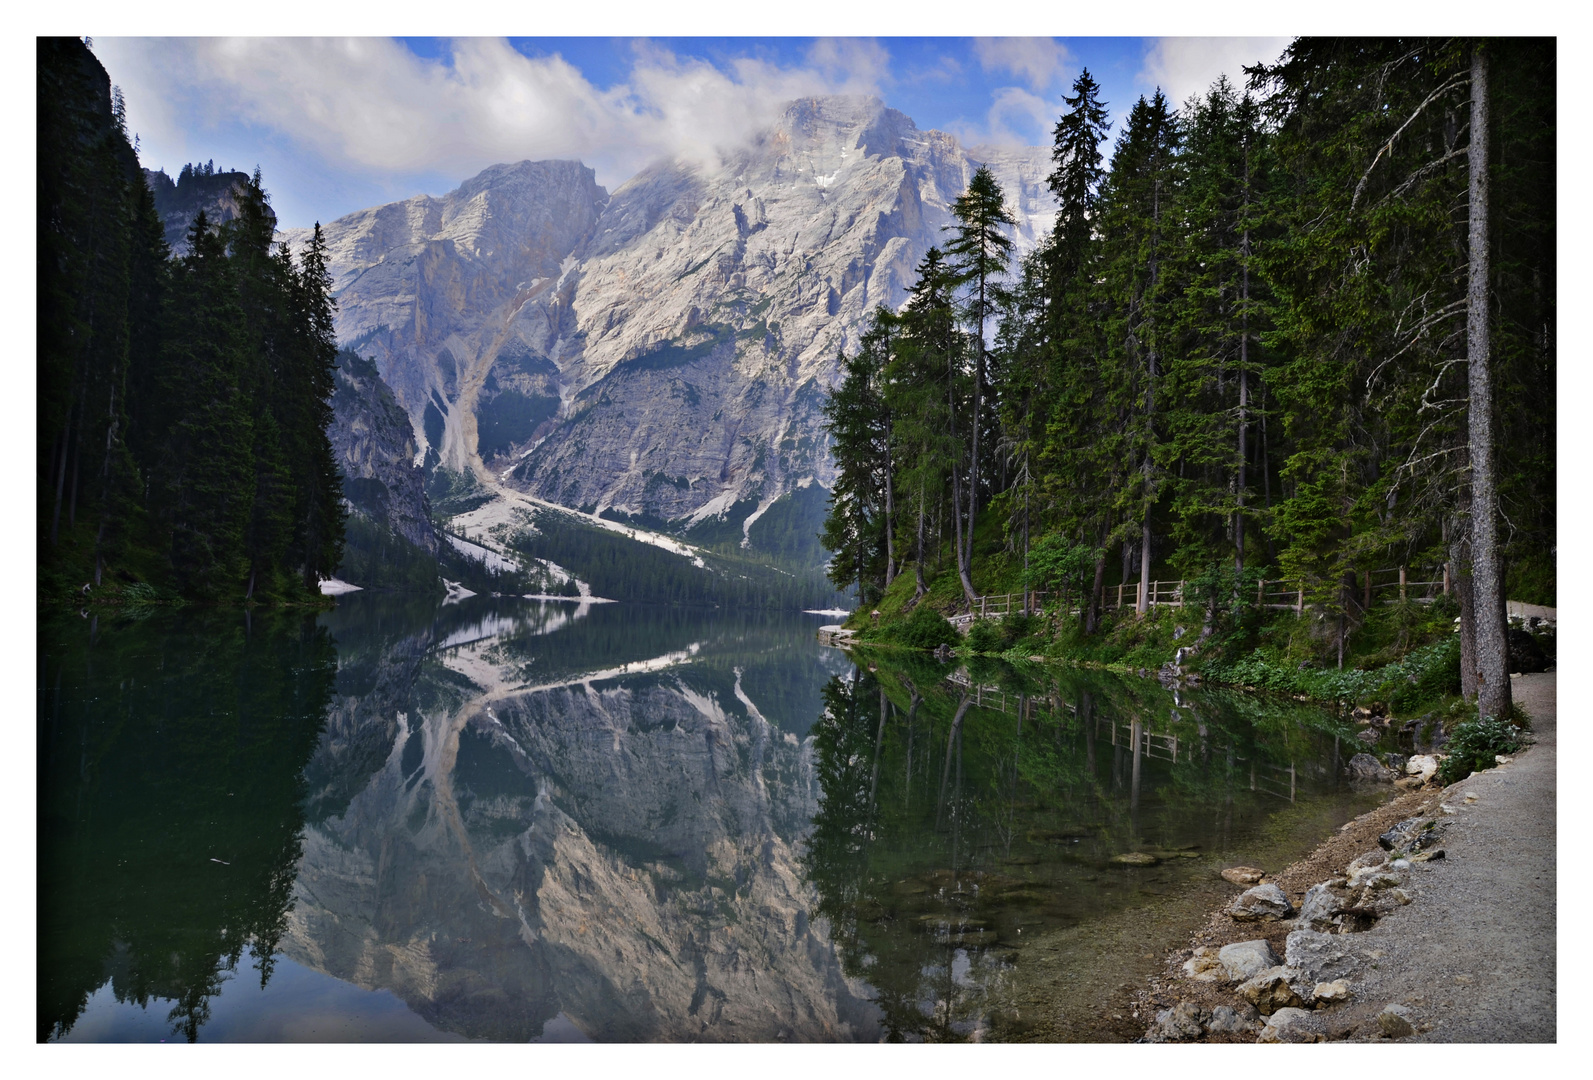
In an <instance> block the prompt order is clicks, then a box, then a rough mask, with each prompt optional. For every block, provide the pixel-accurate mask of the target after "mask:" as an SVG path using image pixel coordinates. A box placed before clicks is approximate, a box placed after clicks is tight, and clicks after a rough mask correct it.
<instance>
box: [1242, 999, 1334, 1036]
mask: <svg viewBox="0 0 1593 1080" xmlns="http://www.w3.org/2000/svg"><path fill="white" fill-rule="evenodd" d="M1326 1039H1327V1036H1326V1035H1325V1034H1324V1033H1323V1031H1322V1028H1321V1021H1320V1020H1318V1019H1317V1018H1316V1017H1315V1016H1313V1015H1312V1014H1310V1013H1308V1012H1306V1011H1305V1010H1304V1009H1297V1008H1285V1009H1279V1010H1278V1011H1277V1012H1275V1013H1273V1014H1272V1015H1271V1016H1270V1017H1268V1018H1267V1024H1266V1026H1265V1027H1263V1028H1262V1029H1261V1034H1259V1035H1257V1036H1256V1042H1258V1043H1314V1042H1325V1041H1326Z"/></svg>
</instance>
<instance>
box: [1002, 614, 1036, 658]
mask: <svg viewBox="0 0 1593 1080" xmlns="http://www.w3.org/2000/svg"><path fill="white" fill-rule="evenodd" d="M998 625H999V626H1000V629H1001V647H1002V648H1004V649H1010V648H1012V646H1014V645H1016V644H1017V643H1018V642H1020V641H1022V640H1023V639H1024V638H1026V637H1029V636H1030V635H1032V634H1034V633H1036V632H1037V631H1038V630H1039V629H1040V619H1039V618H1038V617H1036V616H1034V615H1025V614H1024V613H1023V612H1021V611H1014V612H1010V613H1009V614H1007V615H1006V616H1004V617H1003V618H1002V619H1001V621H1000V623H999V624H998Z"/></svg>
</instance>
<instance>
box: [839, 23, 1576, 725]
mask: <svg viewBox="0 0 1593 1080" xmlns="http://www.w3.org/2000/svg"><path fill="white" fill-rule="evenodd" d="M1246 70H1247V76H1248V78H1247V84H1246V86H1245V87H1244V88H1243V89H1241V88H1239V87H1236V86H1234V85H1232V84H1230V83H1229V82H1228V81H1226V80H1225V79H1224V80H1219V81H1218V82H1217V83H1216V84H1215V85H1214V86H1212V87H1211V88H1210V89H1209V90H1208V91H1207V92H1205V93H1204V94H1201V95H1198V96H1197V97H1195V98H1193V99H1191V100H1190V101H1188V102H1186V103H1185V104H1184V106H1183V108H1182V109H1177V108H1175V107H1174V106H1173V105H1172V104H1171V103H1169V102H1168V101H1167V100H1166V99H1165V97H1164V96H1163V95H1162V94H1161V93H1160V92H1159V91H1158V92H1157V93H1156V94H1154V95H1153V96H1151V97H1150V98H1148V99H1147V98H1143V97H1142V98H1141V99H1140V100H1138V101H1137V102H1135V103H1134V104H1133V106H1132V108H1130V109H1129V111H1128V114H1127V117H1126V120H1125V122H1124V123H1123V124H1122V126H1121V130H1120V134H1119V135H1118V137H1117V139H1116V141H1115V144H1114V145H1113V146H1112V147H1111V152H1110V157H1109V158H1108V157H1107V156H1106V155H1104V154H1103V153H1102V146H1103V143H1104V141H1105V138H1106V135H1107V133H1108V132H1109V130H1110V127H1111V125H1110V122H1109V119H1110V113H1109V112H1108V104H1109V103H1107V102H1103V101H1101V100H1100V99H1099V87H1098V86H1097V84H1096V83H1095V81H1094V80H1093V79H1092V78H1091V77H1090V75H1089V73H1088V71H1085V72H1084V73H1083V74H1081V75H1080V76H1079V78H1078V79H1077V81H1076V82H1075V83H1074V84H1073V87H1072V91H1073V92H1072V94H1071V95H1070V96H1066V97H1065V98H1064V100H1063V104H1064V106H1065V109H1064V111H1063V113H1062V115H1061V117H1060V119H1059V120H1058V121H1057V124H1056V128H1055V145H1054V162H1055V171H1054V172H1053V173H1052V174H1051V176H1050V177H1049V184H1050V187H1051V190H1052V191H1053V192H1054V194H1055V196H1056V199H1057V201H1058V204H1059V212H1058V214H1057V218H1056V222H1055V227H1054V229H1053V231H1052V233H1051V235H1050V236H1049V238H1048V240H1047V242H1045V243H1044V244H1043V245H1042V246H1041V247H1040V249H1038V250H1037V251H1035V252H1034V253H1033V254H1031V255H1029V256H1028V257H1026V258H1024V259H1023V260H1021V262H1020V261H1016V260H1014V258H1013V256H1012V241H1011V239H1010V236H1009V235H1008V232H1007V231H1006V226H1007V225H1009V224H1010V217H1009V215H1008V213H1007V211H1006V210H1005V208H1004V203H1003V198H1002V193H1001V191H1000V189H999V187H998V186H997V185H996V183H995V181H994V180H993V179H992V178H991V176H990V174H989V173H988V172H986V171H984V170H980V171H979V172H978V173H977V174H976V175H975V176H974V178H973V179H972V181H971V182H970V183H969V185H968V188H967V190H966V191H965V192H964V194H963V195H962V196H961V197H960V198H959V199H958V200H957V202H956V204H955V207H954V212H955V215H956V222H955V224H954V226H953V227H952V228H951V229H949V230H948V231H949V236H948V240H947V243H946V244H945V245H944V246H943V248H937V249H933V250H931V251H929V252H928V253H927V254H926V255H925V257H924V259H923V261H922V262H921V263H920V265H919V267H918V274H917V282H916V284H915V285H914V287H913V288H912V290H911V296H910V299H909V300H908V302H907V303H906V305H905V306H904V307H903V308H902V310H901V311H900V312H897V313H891V312H886V311H883V310H882V311H880V312H878V313H877V315H876V316H875V318H874V320H873V322H872V324H871V325H870V327H869V328H868V331H867V333H866V334H865V335H864V337H863V339H862V342H861V346H860V347H859V349H858V351H857V352H856V354H855V355H853V356H850V357H844V356H843V357H842V358H841V362H842V364H843V378H842V381H841V382H840V383H839V384H838V385H837V387H836V389H835V391H834V393H833V395H832V397H831V400H830V403H829V405H828V408H827V413H826V416H827V423H828V427H829V432H830V436H831V439H832V443H833V449H834V454H835V456H836V461H837V465H838V469H839V479H838V481H837V484H836V487H835V490H834V493H833V497H832V502H831V511H830V516H829V518H828V520H827V522H826V526H825V537H824V538H825V542H826V545H827V546H828V547H829V548H830V549H831V550H833V551H834V552H836V557H835V559H834V561H833V563H832V566H831V576H832V579H833V580H834V581H835V582H836V584H837V585H838V586H841V587H846V588H853V587H855V588H856V589H857V590H858V592H859V595H860V598H861V600H862V603H863V604H864V605H873V604H876V603H878V602H880V600H881V598H882V597H884V596H885V595H886V594H887V592H889V593H890V594H891V595H892V596H897V595H899V594H901V593H902V592H903V590H906V591H907V594H908V601H907V604H908V606H911V605H912V604H914V603H916V602H918V601H919V600H920V599H922V598H926V597H927V598H928V601H929V602H930V603H934V604H936V606H939V607H941V608H942V609H949V608H951V607H955V606H962V605H966V604H968V603H971V602H972V601H973V599H974V598H975V596H976V595H977V594H980V593H987V592H995V591H998V590H1000V589H1008V588H1010V589H1025V588H1040V589H1051V590H1056V589H1067V590H1071V592H1072V595H1073V596H1075V597H1077V598H1078V602H1077V606H1078V607H1079V608H1080V611H1079V622H1080V624H1081V629H1082V631H1083V632H1084V633H1086V634H1090V633H1098V632H1099V631H1100V629H1101V626H1102V622H1103V619H1102V609H1103V607H1104V600H1105V597H1106V593H1107V589H1108V587H1109V586H1112V585H1114V584H1117V583H1123V582H1127V583H1135V584H1134V586H1133V587H1131V589H1130V595H1133V591H1134V589H1135V588H1137V589H1138V591H1139V596H1138V603H1137V605H1136V606H1137V608H1138V610H1139V613H1141V614H1143V613H1144V612H1145V609H1146V605H1147V597H1146V595H1145V591H1146V590H1145V588H1144V583H1146V582H1149V581H1153V580H1156V579H1157V578H1158V577H1171V578H1182V579H1185V580H1190V579H1201V580H1202V581H1204V582H1206V583H1207V587H1206V590H1205V592H1206V594H1207V595H1208V596H1210V597H1212V598H1214V600H1213V606H1220V605H1219V604H1218V603H1217V601H1216V599H1215V598H1218V597H1224V596H1226V597H1232V598H1234V599H1235V600H1237V599H1238V598H1242V597H1247V596H1250V595H1253V594H1254V593H1255V592H1256V589H1257V582H1258V581H1260V580H1262V579H1268V578H1270V579H1274V580H1280V579H1281V580H1283V581H1286V582H1288V584H1289V587H1290V589H1291V590H1294V589H1298V590H1300V592H1301V593H1303V600H1304V603H1305V604H1306V605H1308V606H1309V609H1310V610H1311V611H1312V612H1313V613H1315V614H1316V615H1317V616H1319V617H1320V618H1322V619H1323V620H1325V622H1326V624H1327V625H1329V626H1336V629H1337V639H1338V648H1339V658H1340V663H1342V661H1343V649H1344V641H1345V639H1346V637H1353V635H1354V634H1355V632H1356V628H1357V627H1358V626H1359V625H1361V624H1362V622H1363V621H1365V620H1366V618H1367V617H1368V614H1369V612H1368V607H1369V605H1368V598H1369V597H1370V595H1371V583H1370V582H1371V579H1370V577H1369V575H1370V574H1373V573H1376V572H1380V571H1386V570H1387V569H1388V568H1397V567H1411V568H1419V569H1422V570H1426V571H1427V572H1428V574H1430V575H1432V576H1433V577H1436V576H1437V575H1439V574H1443V575H1444V577H1445V580H1446V581H1450V582H1452V583H1453V593H1454V596H1455V598H1456V599H1457V600H1458V604H1459V615H1460V622H1461V629H1462V634H1461V647H1462V655H1463V665H1462V667H1463V677H1464V679H1465V682H1466V689H1467V691H1468V694H1475V693H1477V692H1478V691H1479V690H1480V691H1481V693H1482V698H1483V701H1482V706H1483V707H1484V708H1485V709H1486V710H1487V711H1488V712H1490V713H1493V714H1498V713H1499V711H1500V710H1501V709H1503V708H1506V707H1508V705H1509V682H1508V679H1507V678H1505V677H1504V668H1503V663H1504V660H1503V649H1504V644H1503V642H1504V636H1505V617H1504V596H1505V593H1508V594H1509V596H1510V598H1511V599H1518V600H1524V601H1529V602H1538V603H1550V604H1552V603H1553V602H1554V587H1555V585H1554V582H1555V456H1554V440H1555V310H1554V304H1555V153H1556V151H1555V145H1556V144H1555V110H1556V106H1555V44H1554V42H1553V41H1545V40H1531V39H1501V40H1488V41H1486V42H1478V41H1467V40H1428V39H1421V40H1416V39H1348V40H1347V39H1298V40H1296V41H1295V42H1294V43H1293V44H1292V45H1291V46H1290V47H1289V49H1288V50H1287V51H1286V52H1285V53H1284V54H1283V56H1282V57H1281V58H1280V59H1279V61H1278V62H1277V63H1276V64H1273V65H1262V66H1258V67H1255V68H1251V69H1246ZM909 574H910V575H911V580H910V582H908V581H898V579H899V578H902V577H906V576H907V575H909ZM1424 576H1425V575H1424ZM893 585H894V586H895V588H894V589H893V588H892V586H893Z"/></svg>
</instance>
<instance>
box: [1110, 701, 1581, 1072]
mask: <svg viewBox="0 0 1593 1080" xmlns="http://www.w3.org/2000/svg"><path fill="white" fill-rule="evenodd" d="M1514 687H1515V690H1516V697H1517V701H1518V703H1519V704H1521V706H1522V707H1523V708H1524V709H1525V710H1526V711H1527V712H1528V714H1529V715H1530V716H1532V718H1533V722H1534V729H1535V733H1536V743H1535V745H1534V746H1532V747H1531V748H1529V749H1528V750H1526V751H1524V752H1523V753H1521V754H1519V755H1517V756H1516V758H1514V759H1506V760H1502V761H1501V764H1500V765H1499V766H1498V767H1496V768H1494V769H1489V770H1487V771H1485V772H1482V773H1473V774H1472V775H1471V776H1470V777H1468V778H1467V779H1465V780H1462V781H1460V782H1459V783H1456V784H1452V785H1450V786H1449V787H1447V788H1439V787H1437V786H1436V782H1429V783H1427V784H1426V786H1423V787H1420V788H1416V789H1413V790H1407V791H1405V792H1404V793H1403V794H1400V795H1397V796H1395V797H1394V798H1392V799H1390V800H1389V801H1388V802H1387V803H1385V804H1384V805H1382V806H1380V807H1378V808H1377V809H1375V810H1372V811H1370V812H1368V813H1366V814H1363V815H1361V816H1360V817H1358V818H1356V819H1354V820H1353V821H1351V822H1349V823H1348V824H1346V825H1345V826H1343V827H1342V828H1341V829H1340V830H1339V832H1338V833H1337V834H1336V835H1334V836H1333V837H1331V838H1329V839H1328V840H1326V841H1325V842H1323V843H1322V844H1321V845H1320V846H1318V848H1317V849H1316V850H1315V851H1313V852H1312V853H1311V854H1310V855H1309V856H1307V857H1306V858H1304V859H1302V860H1300V861H1298V862H1296V863H1294V864H1293V865H1291V866H1289V867H1288V868H1287V869H1285V870H1283V871H1281V872H1279V873H1277V874H1269V873H1267V872H1266V871H1265V870H1262V869H1259V868H1255V867H1243V866H1236V867H1229V868H1227V869H1226V870H1224V871H1223V874H1222V876H1223V878H1224V879H1225V880H1227V881H1228V882H1229V883H1230V884H1231V885H1232V887H1233V888H1234V891H1235V893H1236V894H1237V895H1235V896H1234V897H1233V899H1232V900H1231V901H1230V902H1229V903H1228V904H1226V905H1224V906H1223V907H1222V908H1220V909H1218V910H1217V911H1215V912H1213V913H1212V914H1211V916H1210V917H1209V918H1208V920H1207V921H1206V924H1205V925H1204V926H1203V927H1202V928H1201V929H1200V930H1198V931H1197V932H1196V933H1195V934H1194V935H1193V936H1192V937H1191V939H1190V941H1189V944H1188V945H1187V946H1186V947H1184V948H1181V949H1179V950H1176V951H1174V952H1173V953H1170V954H1169V955H1168V956H1167V957H1166V958H1165V963H1164V969H1163V971H1162V973H1161V974H1160V975H1158V976H1156V977H1153V978H1152V979H1151V982H1150V985H1149V986H1148V987H1146V988H1145V989H1143V990H1141V991H1140V992H1139V994H1138V996H1137V1002H1136V1009H1135V1011H1136V1015H1138V1016H1139V1018H1140V1019H1141V1021H1142V1022H1148V1027H1147V1029H1146V1031H1145V1034H1144V1037H1143V1041H1146V1042H1197V1041H1198V1042H1329V1041H1332V1042H1338V1041H1349V1042H1368V1041H1387V1040H1404V1039H1409V1040H1415V1041H1444V1042H1495V1041H1498V1042H1537V1041H1546V1042H1552V1041H1554V1039H1555V1037H1556V1024H1555V942H1556V923H1555V863H1554V857H1555V832H1556V830H1555V820H1554V819H1555V791H1556V782H1555V776H1556V773H1555V738H1554V735H1555V675H1554V673H1553V672H1549V673H1546V674H1541V675H1527V676H1522V677H1520V678H1519V679H1517V680H1515V682H1514ZM1429 775H1430V774H1429Z"/></svg>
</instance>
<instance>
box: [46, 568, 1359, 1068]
mask: <svg viewBox="0 0 1593 1080" xmlns="http://www.w3.org/2000/svg"><path fill="white" fill-rule="evenodd" d="M823 621H825V620H823V619H822V618H820V617H816V616H809V615H800V614H767V613H751V612H723V611H708V610H691V609H678V608H674V609H672V608H659V607H644V606H634V605H621V604H602V605H591V606H577V605H574V604H568V603H548V604H543V603H538V602H533V601H524V600H513V599H501V598H491V597H473V598H469V599H467V600H465V601H463V602H460V603H456V604H450V605H445V606H442V607H437V606H435V605H433V604H430V603H425V602H418V601H414V600H406V599H401V598H393V597H382V596H374V595H366V594H354V595H352V596H347V597H343V598H341V599H340V601H339V604H338V608H337V610H335V611H332V612H329V613H324V614H321V615H319V616H314V617H302V616H283V615H267V616H262V615H258V614H256V615H252V616H246V615H244V614H242V613H235V612H226V613H209V612H193V611H184V612H178V613H158V614H154V615H150V616H149V617H147V618H142V619H124V620H115V621H108V620H105V619H103V618H101V619H100V620H98V621H95V620H90V619H77V618H72V619H60V620H52V621H47V622H45V623H43V624H42V625H41V628H40V666H39V714H38V724H39V764H38V769H39V808H38V809H39V853H40V854H39V912H40V915H39V971H38V992H39V1011H38V1036H39V1038H40V1039H47V1040H60V1041H159V1040H162V1039H166V1040H184V1039H186V1040H190V1041H194V1040H198V1041H224V1040H244V1041H277V1040H289V1041H315V1040H338V1041H360V1040H367V1041H445V1040H461V1039H464V1040H509V1041H587V1040H596V1041H614V1040H629V1041H642V1040H657V1041H691V1040H700V1041H730V1040H742V1041H751V1040H764V1041H767V1040H780V1039H784V1040H805V1041H815V1040H866V1041H874V1040H879V1039H893V1040H894V1039H907V1040H919V1039H948V1040H959V1039H990V1038H998V1039H999V1038H1031V1039H1032V1038H1114V1037H1121V1034H1122V1031H1121V1030H1119V1029H1114V1028H1113V1027H1112V1023H1111V1018H1112V1009H1113V1008H1114V1007H1115V1006H1114V1005H1113V1003H1112V1001H1111V1000H1110V991H1111V989H1112V988H1114V987H1118V986H1120V982H1119V978H1120V976H1122V975H1123V974H1124V972H1129V971H1132V969H1133V965H1134V964H1142V962H1143V961H1145V960H1147V959H1148V958H1149V954H1148V953H1147V952H1146V950H1147V948H1148V946H1147V944H1146V943H1147V942H1149V941H1152V940H1159V938H1158V935H1160V936H1161V937H1165V936H1166V935H1167V934H1169V933H1172V932H1174V931H1176V930H1178V929H1180V928H1183V927H1185V926H1186V925H1188V924H1190V923H1191V922H1192V921H1193V920H1194V919H1195V918H1196V917H1197V916H1198V914H1199V913H1200V912H1202V911H1204V910H1205V906H1206V904H1207V903H1208V902H1209V899H1210V896H1211V895H1212V889H1213V883H1214V882H1216V881H1217V878H1216V870H1217V869H1219V868H1220V867H1221V866H1223V865H1227V864H1229V863H1231V862H1232V861H1235V860H1240V859H1245V860H1256V859H1261V858H1270V859H1273V860H1278V859H1284V858H1288V857H1292V856H1293V855H1295V854H1299V853H1300V852H1301V851H1303V850H1304V849H1306V848H1308V847H1309V846H1311V844H1312V843H1313V842H1314V841H1315V840H1317V839H1320V837H1321V836H1322V835H1323V834H1325V833H1326V832H1327V831H1328V830H1330V829H1331V828H1332V827H1333V826H1334V825H1336V824H1338V823H1339V822H1341V821H1343V820H1345V819H1347V818H1348V817H1350V816H1352V815H1353V814H1355V813H1358V812H1360V810H1362V809H1364V808H1365V807H1366V806H1368V805H1370V802H1371V799H1372V798H1373V797H1372V796H1367V795H1363V794H1357V793H1355V792H1352V791H1349V790H1348V789H1346V788H1344V787H1343V786H1342V784H1341V782H1340V781H1339V780H1338V779H1337V777H1338V772H1339V763H1340V758H1341V756H1348V754H1349V753H1351V752H1353V749H1352V747H1351V746H1350V745H1348V744H1346V743H1345V742H1344V740H1345V739H1346V738H1347V737H1348V736H1349V735H1350V734H1351V730H1352V729H1349V728H1346V727H1345V726H1343V724H1342V723H1341V722H1340V721H1339V720H1337V719H1336V718H1335V717H1333V716H1331V715H1329V714H1327V713H1325V712H1323V711H1321V710H1317V709H1314V708H1307V707H1280V706H1278V705H1276V704H1275V703H1262V702H1259V701H1257V700H1255V699H1249V698H1245V697H1243V696H1240V695H1235V694H1224V693H1219V692H1215V691H1214V692H1207V693H1203V694H1201V693H1192V692H1183V693H1176V694H1175V693H1173V692H1170V691H1168V690H1166V689H1163V688H1162V687H1161V686H1159V685H1157V684H1155V683H1153V682H1149V681H1146V680H1127V681H1125V680H1120V679H1115V678H1111V677H1106V676H1102V675H1099V674H1094V673H1082V672H1075V671H1061V672H1056V671H1051V672H1046V671H1041V670H1039V669H1034V670H1028V671H1017V670H1014V669H1011V668H1008V667H1005V666H1002V665H984V666H975V667H974V668H973V669H972V670H968V669H963V670H959V671H956V672H953V671H952V669H950V668H949V667H942V666H940V665H936V664H934V663H933V662H932V661H928V660H927V659H917V658H912V657H909V658H905V659H904V658H903V657H902V656H901V655H899V654H897V655H892V656H885V655H878V656H866V657H865V656H860V657H859V661H858V663H859V664H860V665H862V666H857V665H854V663H853V661H852V660H851V659H849V658H848V657H847V656H846V655H845V654H843V653H840V652H838V651H836V650H833V649H826V648H823V647H821V646H819V645H818V644H817V642H816V641H815V640H814V631H815V630H816V629H817V626H818V625H819V623H821V622H823ZM1127 852H1141V853H1144V854H1148V855H1150V856H1152V857H1154V859H1155V860H1156V862H1155V864H1154V865H1150V866H1142V867H1133V866H1124V865H1122V864H1120V863H1117V862H1114V861H1113V857H1114V856H1118V855H1122V854H1124V853H1127ZM1264 864H1265V863H1263V865H1264ZM1142 954H1144V955H1142Z"/></svg>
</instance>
